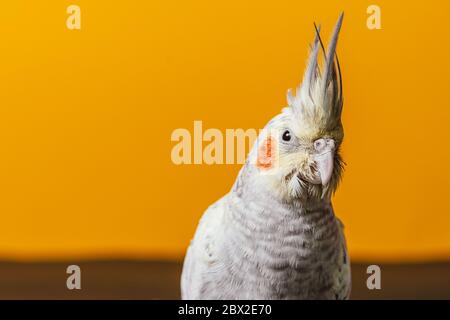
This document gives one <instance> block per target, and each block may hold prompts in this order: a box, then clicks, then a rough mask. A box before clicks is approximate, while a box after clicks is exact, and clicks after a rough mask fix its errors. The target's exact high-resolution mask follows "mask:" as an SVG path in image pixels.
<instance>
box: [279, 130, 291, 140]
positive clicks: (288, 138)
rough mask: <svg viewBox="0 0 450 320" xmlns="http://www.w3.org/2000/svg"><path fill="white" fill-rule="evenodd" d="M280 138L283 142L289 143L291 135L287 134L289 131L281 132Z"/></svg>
mask: <svg viewBox="0 0 450 320" xmlns="http://www.w3.org/2000/svg"><path fill="white" fill-rule="evenodd" d="M281 138H282V139H283V141H291V133H290V132H289V130H286V131H285V132H283V136H282V137H281Z"/></svg>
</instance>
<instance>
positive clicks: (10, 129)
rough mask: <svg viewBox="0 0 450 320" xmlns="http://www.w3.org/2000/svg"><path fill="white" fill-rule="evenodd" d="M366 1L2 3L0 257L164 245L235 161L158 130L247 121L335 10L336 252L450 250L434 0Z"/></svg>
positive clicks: (280, 86) (298, 64)
mask: <svg viewBox="0 0 450 320" xmlns="http://www.w3.org/2000/svg"><path fill="white" fill-rule="evenodd" d="M72 3H75V4H78V5H79V6H80V7H81V19H82V20H81V30H80V31H76V30H72V31H71V30H68V29H67V28H66V18H67V14H66V8H67V6H68V5H70V4H72ZM375 3H376V4H378V5H379V6H380V7H381V10H382V30H373V31H371V30H369V29H367V27H366V18H367V14H366V9H367V7H368V6H369V5H370V4H373V2H372V1H362V0H360V1H354V0H352V1H298V0H297V1H237V0H236V1H234V0H233V1H194V0H193V1H162V0H159V1H137V0H135V1H130V0H127V1H99V0H96V1H84V0H83V1H82V0H77V1H73V2H70V1H55V0H52V1H50V0H46V1H31V0H30V1H19V0H16V1H8V2H5V3H2V6H1V10H0V56H1V60H0V103H1V107H0V110H1V114H0V143H1V148H0V217H1V219H0V259H64V258H72V259H76V258H98V257H129V258H174V259H178V258H181V257H182V256H183V255H184V250H185V248H186V246H187V244H188V242H189V239H190V238H191V236H192V235H193V233H194V230H195V227H196V224H197V221H198V219H199V218H200V216H201V214H202V212H203V210H204V209H205V208H206V207H207V206H208V205H209V204H211V203H212V202H213V201H215V200H216V199H218V198H219V197H221V196H222V195H223V194H225V193H226V192H227V191H228V190H229V188H230V187H231V185H232V183H233V181H234V179H235V176H236V174H237V172H238V170H239V166H238V165H236V166H230V165H215V166H208V165H198V166H194V165H192V166H187V165H182V166H175V165H173V164H172V162H171V160H170V152H171V148H172V147H173V145H174V144H175V143H173V142H171V141H170V135H171V133H172V131H173V130H174V129H176V128H188V129H191V130H192V126H193V121H194V120H202V121H203V126H204V128H219V129H223V130H224V129H226V128H245V129H246V128H261V127H263V126H264V124H265V123H266V121H267V120H269V119H270V118H271V117H272V116H273V115H275V114H276V113H278V112H279V110H280V109H281V108H282V107H283V106H284V105H285V93H286V89H288V88H290V87H294V86H296V85H297V84H298V83H299V80H300V78H301V75H302V73H303V69H304V66H305V59H306V57H307V52H308V43H310V42H311V41H312V39H313V36H314V32H313V27H312V23H313V21H316V22H320V23H322V30H323V33H324V36H325V39H327V38H328V35H329V33H330V31H331V29H332V27H333V25H334V22H335V20H336V18H337V16H338V14H339V12H340V11H342V10H344V11H345V19H344V25H343V29H342V33H341V38H340V43H339V46H338V52H339V54H340V59H341V65H342V69H343V76H344V90H345V106H344V116H343V117H344V126H345V132H346V138H345V143H344V149H343V154H344V159H345V161H346V162H347V164H348V165H347V168H346V172H345V175H344V180H343V183H342V185H341V187H340V189H339V190H338V192H337V194H336V196H335V199H334V203H335V209H336V212H337V214H338V216H340V217H341V218H342V220H343V221H344V223H345V225H346V234H347V238H348V242H349V247H350V251H351V255H352V258H353V259H354V260H361V259H379V260H395V261H397V260H420V259H443V258H450V232H449V230H450V205H449V203H448V198H449V197H450V195H449V192H448V184H449V182H448V181H449V178H450V169H449V163H450V148H449V138H450V90H449V89H450V76H449V74H450V63H449V52H450V43H449V36H448V34H449V32H450V3H449V2H448V1H446V0H442V1H437V0H434V1H426V2H419V1H402V2H400V1H381V0H377V1H375Z"/></svg>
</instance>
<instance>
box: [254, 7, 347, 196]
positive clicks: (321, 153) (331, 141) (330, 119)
mask: <svg viewBox="0 0 450 320" xmlns="http://www.w3.org/2000/svg"><path fill="white" fill-rule="evenodd" d="M342 19H343V14H341V16H340V17H339V19H338V21H337V23H336V26H335V28H334V31H333V33H332V35H331V38H330V41H329V44H328V48H327V49H326V50H325V48H324V46H323V42H322V39H321V36H320V28H317V27H315V30H316V36H315V40H314V43H313V45H312V47H311V52H310V56H309V59H308V62H307V67H306V70H305V74H304V76H303V81H302V83H301V85H300V86H299V87H298V88H297V89H296V93H295V95H294V94H293V93H292V91H291V90H288V93H287V102H288V106H287V107H285V108H284V109H283V110H282V112H281V114H279V115H277V116H275V117H274V118H273V119H272V120H271V121H270V122H269V123H268V124H267V125H266V127H265V128H264V130H263V132H262V133H261V135H260V136H259V138H258V141H257V145H256V147H255V149H254V154H253V156H254V158H253V159H254V165H255V166H256V167H257V169H258V172H259V173H260V176H261V179H265V182H266V183H267V182H269V183H270V184H271V186H272V187H274V188H275V189H276V190H278V191H279V193H280V194H281V195H282V196H283V197H284V198H291V199H292V198H302V197H306V198H311V197H315V198H318V199H323V198H324V197H330V196H331V194H332V193H333V192H334V191H335V190H336V188H337V186H338V183H339V180H340V177H341V172H342V169H343V161H342V159H341V156H340V154H339V150H340V145H341V143H342V140H343V137H344V131H343V127H342V122H341V113H342V105H343V97H342V78H341V72H340V66H339V61H338V58H337V55H336V44H337V40H338V35H339V31H340V28H341V25H342ZM320 51H323V56H324V59H323V63H322V64H321V65H319V63H318V57H319V52H320Z"/></svg>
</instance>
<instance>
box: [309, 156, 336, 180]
mask: <svg viewBox="0 0 450 320" xmlns="http://www.w3.org/2000/svg"><path fill="white" fill-rule="evenodd" d="M314 160H315V162H316V164H317V170H318V171H319V176H320V181H321V183H322V185H323V186H324V185H326V184H327V183H328V182H330V179H331V175H332V173H333V165H334V151H333V150H328V151H326V152H323V153H321V154H318V155H316V156H315V157H314Z"/></svg>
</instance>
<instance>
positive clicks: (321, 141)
mask: <svg viewBox="0 0 450 320" xmlns="http://www.w3.org/2000/svg"><path fill="white" fill-rule="evenodd" d="M325 145H326V141H325V139H318V140H316V141H314V149H316V151H321V150H322V149H323V148H324V147H325Z"/></svg>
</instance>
